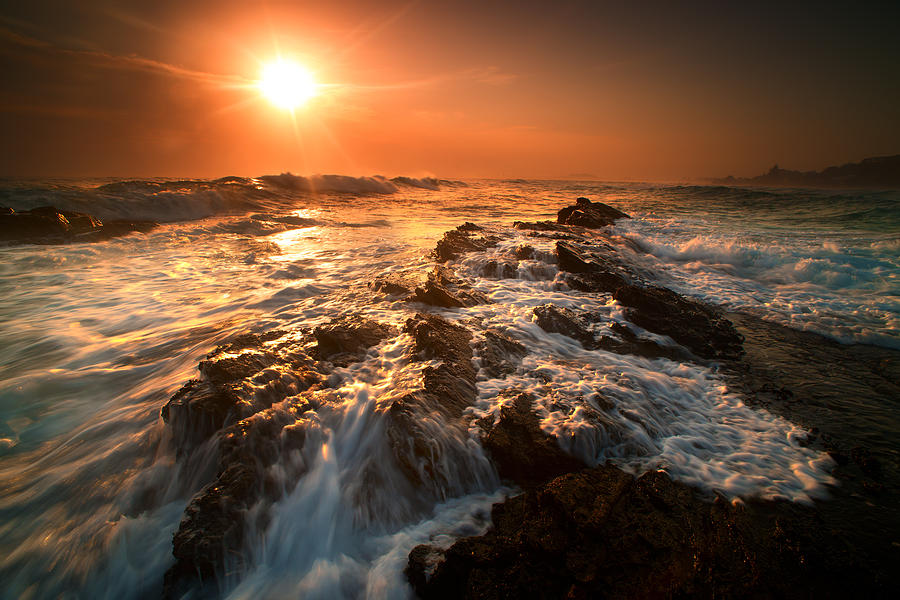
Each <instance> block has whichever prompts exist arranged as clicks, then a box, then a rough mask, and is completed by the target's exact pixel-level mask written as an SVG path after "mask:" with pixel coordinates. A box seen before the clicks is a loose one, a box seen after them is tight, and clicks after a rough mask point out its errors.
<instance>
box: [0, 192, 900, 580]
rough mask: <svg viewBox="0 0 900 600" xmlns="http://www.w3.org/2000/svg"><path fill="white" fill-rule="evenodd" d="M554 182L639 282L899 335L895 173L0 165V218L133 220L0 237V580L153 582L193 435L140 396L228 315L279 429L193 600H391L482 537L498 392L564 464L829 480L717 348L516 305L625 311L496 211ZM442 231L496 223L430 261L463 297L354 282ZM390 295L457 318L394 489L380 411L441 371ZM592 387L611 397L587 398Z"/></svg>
mask: <svg viewBox="0 0 900 600" xmlns="http://www.w3.org/2000/svg"><path fill="white" fill-rule="evenodd" d="M577 197H587V198H590V199H591V200H593V201H600V202H603V203H606V204H608V205H610V206H612V207H615V208H617V209H619V210H622V211H624V212H626V213H628V214H629V215H630V216H631V217H632V218H631V219H621V220H618V221H616V222H615V223H614V224H613V225H611V226H609V227H607V228H605V229H604V230H603V231H602V232H598V233H597V238H596V242H597V243H598V244H609V245H611V246H614V247H615V248H616V249H617V250H618V252H619V254H620V255H621V256H622V257H623V259H624V260H626V261H627V263H628V265H629V266H630V268H631V269H633V271H634V272H635V273H639V274H640V275H641V277H642V278H643V279H645V280H648V281H652V282H653V283H654V284H655V285H659V286H664V287H668V288H670V289H671V290H674V291H676V292H678V293H679V294H682V295H683V296H685V297H687V298H691V299H695V300H698V301H701V302H703V303H707V304H710V305H714V306H718V307H721V309H722V310H724V311H729V312H741V313H745V314H750V315H753V316H755V317H758V318H760V319H763V320H765V321H768V322H772V323H776V324H779V325H783V326H786V327H788V328H791V329H795V330H802V331H807V332H812V333H816V334H820V335H822V336H824V337H825V338H827V339H830V340H833V341H835V342H837V343H839V344H842V345H854V344H855V345H859V344H863V345H869V346H874V347H878V348H884V349H892V350H900V191H872V190H865V191H851V190H810V189H768V188H767V189H761V188H744V187H740V188H732V187H723V186H704V185H664V184H654V183H601V182H588V181H530V180H473V181H468V180H467V181H452V180H439V179H434V178H420V179H417V178H405V177H402V178H394V179H386V178H382V177H369V178H354V177H342V176H315V177H309V178H304V177H297V176H293V175H288V174H283V175H277V176H266V177H259V178H242V177H228V178H223V179H217V180H168V179H159V180H142V181H136V180H128V181H118V180H112V179H108V180H85V181H72V180H43V181H24V180H4V181H0V205H2V206H8V207H12V208H13V209H15V210H17V211H22V210H27V209H31V208H35V207H38V206H45V205H51V206H54V207H56V208H58V209H60V210H66V211H80V212H87V213H90V214H92V215H95V216H97V217H99V218H100V219H101V220H110V219H130V220H151V221H156V222H158V223H160V225H159V226H158V227H156V228H155V229H153V230H151V231H149V232H146V233H133V234H130V235H125V236H122V237H116V238H113V239H109V240H106V241H100V242H95V243H82V242H75V243H67V244H52V245H49V244H35V245H32V244H14V243H9V244H7V245H4V246H2V247H0V256H2V258H0V315H2V321H0V322H2V326H0V489H2V490H3V492H2V500H0V540H2V541H0V580H2V581H3V589H2V590H0V594H2V595H3V597H8V598H46V597H86V598H87V597H90V598H105V597H109V598H145V597H159V595H160V594H161V593H162V589H163V580H164V576H165V574H166V572H167V571H169V570H171V568H172V567H173V565H174V564H175V562H176V558H175V557H174V556H173V553H172V550H173V545H172V540H173V535H174V534H175V533H176V531H178V529H179V524H180V523H181V521H182V518H183V517H184V515H185V510H186V508H187V507H188V506H189V503H190V502H191V499H192V498H194V497H196V496H197V495H198V494H200V493H202V491H203V490H204V489H205V488H206V486H208V485H209V484H210V483H211V482H213V481H214V480H215V479H216V477H217V476H218V475H217V466H216V461H217V460H218V458H217V456H218V451H219V450H218V449H219V444H220V440H219V437H218V436H217V435H213V436H211V437H210V438H209V439H204V440H200V441H197V442H196V443H195V442H192V443H190V444H186V443H185V442H184V440H183V439H180V438H179V435H182V434H183V432H182V434H179V432H178V431H177V430H176V429H177V428H175V427H174V426H173V425H172V424H171V423H166V422H165V421H164V420H163V419H162V418H161V416H160V410H161V408H162V407H163V406H164V405H166V403H167V402H168V401H169V399H170V398H171V397H172V396H173V394H176V392H178V391H179V389H181V388H182V386H183V385H185V383H186V382H188V381H189V380H191V379H193V378H197V377H199V376H200V375H199V373H198V363H200V362H201V361H204V360H205V359H206V358H207V355H210V353H213V352H214V350H215V349H216V348H217V347H219V346H222V345H225V344H228V343H230V342H231V341H232V340H234V339H235V336H237V335H240V334H246V333H255V334H266V333H267V332H268V333H271V335H270V336H269V337H268V338H266V339H267V341H266V342H265V344H268V345H266V346H265V348H266V350H265V352H264V354H265V355H266V356H267V357H268V358H267V359H266V361H267V363H266V364H265V365H263V366H262V367H261V368H259V369H257V370H256V371H254V373H252V374H251V375H249V376H247V377H245V378H242V379H241V380H240V381H238V383H235V384H234V385H233V386H232V388H230V389H232V391H233V393H234V394H236V395H237V396H238V397H240V398H242V399H243V400H242V401H243V402H246V403H250V404H252V403H254V402H255V403H260V402H261V403H262V404H263V405H265V406H269V405H271V409H268V410H269V411H270V413H268V414H275V415H276V416H277V418H278V419H281V422H282V426H284V423H288V425H286V426H285V431H287V430H288V429H289V428H291V427H293V428H296V429H298V430H302V435H303V436H304V438H303V439H304V442H303V443H302V445H300V446H299V447H296V448H293V449H291V450H290V451H284V452H283V453H280V454H278V455H277V456H276V457H275V458H274V459H273V460H271V461H270V462H268V463H266V464H265V465H264V469H265V470H266V473H267V477H268V478H269V479H267V481H269V480H271V481H274V482H275V484H273V485H275V486H276V487H277V488H278V489H277V490H276V492H273V493H270V492H269V491H265V492H262V493H258V494H256V495H254V496H253V498H254V500H253V502H251V503H250V504H248V506H247V507H246V508H245V509H242V510H241V511H239V512H240V515H241V521H240V523H239V527H240V529H241V532H242V533H241V536H240V539H241V542H240V548H239V550H240V554H241V559H240V560H239V561H236V562H229V561H228V559H225V570H224V571H223V572H220V573H218V574H217V575H216V579H217V581H216V587H215V591H214V592H212V593H213V595H215V596H221V597H225V598H259V597H297V596H301V597H304V598H362V597H365V598H404V597H412V594H413V592H412V588H411V587H410V586H409V584H408V583H407V580H406V576H405V575H404V573H403V570H404V568H405V566H406V563H407V556H408V555H409V553H410V551H411V550H412V548H413V547H414V546H416V545H418V544H422V543H430V544H434V545H437V546H442V547H447V546H449V545H450V544H451V543H452V542H453V541H454V540H456V539H458V538H460V537H462V536H469V535H477V534H479V533H481V532H484V531H485V530H486V529H487V528H488V527H489V526H490V507H491V505H492V504H494V503H496V502H498V501H500V500H502V499H503V498H505V497H507V496H509V495H510V494H513V493H515V492H516V489H515V488H514V487H513V486H511V485H510V483H509V482H508V481H502V480H501V478H500V477H499V475H498V473H497V470H496V468H495V466H494V465H493V464H492V462H491V460H490V456H489V453H487V452H486V451H485V449H484V447H483V445H482V437H483V433H482V431H481V429H479V425H478V423H480V422H496V421H497V419H499V415H500V412H501V410H502V409H503V408H504V407H506V406H509V402H510V400H509V398H510V395H509V391H510V390H517V391H524V392H528V393H530V394H532V395H533V396H534V397H535V398H536V401H535V409H536V411H537V413H538V414H539V416H540V426H541V429H542V431H544V432H545V433H546V434H549V435H551V436H553V437H555V438H556V440H557V442H558V444H559V446H560V447H561V448H562V449H563V450H564V451H565V452H566V453H568V454H570V455H572V456H575V457H577V458H578V459H580V460H582V461H584V462H585V463H586V464H588V465H597V464H603V463H606V462H607V461H611V462H612V463H613V464H615V465H617V466H619V467H621V468H622V469H624V470H626V471H628V472H631V473H635V474H639V473H643V472H648V471H653V470H663V471H665V472H666V473H668V474H669V475H670V476H671V477H672V478H673V479H675V480H677V481H681V482H684V483H686V484H689V485H691V486H693V487H695V488H696V489H698V490H700V491H701V492H703V493H707V494H710V495H714V494H718V495H720V496H722V497H724V498H727V499H729V500H731V501H734V502H740V501H743V500H746V499H752V498H764V499H766V498H768V499H772V498H781V499H787V500H791V501H794V502H798V503H806V504H808V503H811V502H813V501H815V500H820V499H824V498H827V497H828V495H829V489H830V487H831V486H833V485H834V483H835V480H834V477H833V475H832V471H833V469H834V461H833V460H832V458H831V457H830V456H829V455H828V454H827V453H826V452H824V451H822V450H821V449H820V448H817V447H816V446H815V445H809V444H807V443H806V438H807V435H808V431H807V430H806V429H805V428H804V427H802V426H800V425H798V424H795V423H792V422H790V421H788V420H786V419H785V418H784V417H783V416H780V415H778V414H775V413H773V412H768V411H767V410H766V409H765V408H764V407H760V406H750V405H748V404H747V403H745V401H744V400H745V399H744V398H743V397H742V396H741V393H740V392H739V391H738V390H736V389H733V388H732V386H730V385H729V382H728V380H727V378H726V377H725V376H724V375H723V373H722V372H721V370H720V368H719V365H718V363H717V361H715V360H700V359H698V358H697V357H692V356H690V355H689V353H682V354H680V355H679V354H678V353H677V352H675V350H677V349H678V348H677V347H678V344H677V343H676V342H674V341H673V340H671V339H669V338H667V337H666V336H664V335H659V334H654V333H653V332H646V331H643V330H641V329H640V328H636V330H637V331H639V332H640V333H641V334H642V335H645V337H646V338H647V339H649V340H652V341H653V342H654V343H656V344H659V345H660V346H661V347H665V348H674V349H675V350H673V354H672V355H671V356H668V357H666V356H659V357H648V356H637V355H634V354H628V353H619V352H613V351H607V350H604V349H602V348H593V347H586V346H585V344H581V343H579V342H578V341H577V340H574V339H573V338H572V337H567V336H566V335H562V334H561V333H558V332H550V331H547V330H546V329H545V328H542V327H541V326H539V325H538V323H537V319H536V316H535V315H536V312H535V309H537V308H539V307H542V306H545V305H547V304H552V305H554V306H556V307H560V308H565V309H569V310H571V311H574V312H575V313H578V314H585V315H588V314H589V315H592V322H591V325H590V329H591V331H593V332H595V333H597V334H598V335H599V334H600V333H602V331H606V330H608V329H610V328H613V329H614V328H615V327H616V326H628V327H632V326H633V324H629V319H628V314H627V311H626V310H624V308H623V306H622V305H621V304H620V303H619V302H617V301H616V300H615V299H613V298H612V296H611V295H610V294H602V293H599V294H598V293H592V292H586V291H580V290H578V289H574V288H573V287H571V286H570V285H568V284H567V283H566V280H565V278H564V276H563V273H562V272H561V271H560V269H559V266H558V264H557V260H556V255H555V252H556V251H555V247H556V242H557V241H558V240H557V239H554V238H553V237H550V236H539V235H534V234H535V232H534V231H533V230H528V229H521V228H518V229H517V228H514V227H513V223H514V222H515V221H525V222H535V221H542V220H551V221H555V220H556V213H557V211H558V210H559V209H560V208H562V207H564V206H567V205H570V204H572V203H574V201H575V199H576V198H577ZM465 222H471V223H474V224H476V225H478V226H480V227H482V228H484V230H485V231H487V232H489V233H490V235H491V236H493V237H494V241H495V242H496V243H494V244H493V245H491V246H490V247H488V248H484V249H479V250H477V251H473V252H468V253H465V254H462V255H460V256H458V257H456V258H454V259H452V260H450V261H449V262H448V263H447V264H448V266H450V267H451V268H452V269H453V271H454V273H455V275H454V276H455V277H457V278H458V279H459V281H461V282H462V283H463V285H464V286H465V288H466V289H467V290H469V291H470V292H471V293H472V294H475V295H477V296H478V297H480V298H483V299H484V301H481V302H478V303H473V304H472V305H469V306H461V307H449V308H448V307H436V306H429V305H427V304H425V303H423V302H421V301H409V300H408V299H407V298H405V297H402V296H398V295H397V294H392V293H387V292H384V291H383V289H381V290H380V289H379V288H378V286H376V285H373V283H374V282H377V281H378V280H379V278H380V277H384V276H385V275H386V274H393V276H395V277H399V278H403V277H415V276H417V274H421V273H425V272H428V271H430V270H431V269H433V268H434V265H435V261H434V259H433V258H432V257H431V256H429V253H430V252H431V250H432V249H433V248H434V247H435V244H436V242H437V241H438V240H440V239H441V236H442V234H443V233H444V232H445V231H448V230H452V229H454V228H456V227H458V226H460V225H462V224H463V223H465ZM525 246H527V247H528V248H529V250H528V252H527V253H524V252H520V248H522V247H525ZM512 257H516V259H515V260H512ZM498 265H499V266H498ZM504 265H507V266H508V269H507V270H506V271H504V270H503V266H504ZM417 313H436V314H439V315H441V316H442V317H444V319H446V320H447V321H448V322H450V323H452V324H455V325H458V326H459V327H462V328H464V329H465V330H466V331H468V332H469V334H468V335H470V336H471V346H472V348H473V364H474V365H475V367H476V368H477V369H479V370H478V371H477V382H476V390H475V400H474V402H472V403H471V405H469V406H467V407H466V408H465V410H464V411H463V413H462V416H461V417H460V419H461V420H460V421H459V423H461V424H459V423H458V424H456V425H454V426H452V427H451V426H450V425H448V424H447V423H445V422H444V421H443V419H444V417H443V416H441V415H440V414H431V415H429V416H428V417H427V418H424V417H423V419H422V422H421V423H419V424H418V425H417V427H422V428H423V429H422V431H425V432H427V436H425V438H426V439H428V440H429V444H430V446H429V450H428V452H429V453H431V455H430V458H429V459H428V461H426V462H427V465H426V466H425V467H423V466H422V464H417V465H415V464H414V465H413V470H416V469H418V471H417V473H418V475H417V476H420V477H421V481H419V483H418V485H412V484H410V482H409V477H408V473H406V472H405V471H404V468H405V467H404V464H403V456H400V455H399V454H398V451H397V447H396V445H395V444H392V442H391V439H392V438H391V436H390V435H389V434H390V431H389V426H388V424H386V419H387V418H388V416H387V415H388V414H389V413H390V411H389V410H387V409H386V408H385V407H386V406H388V405H390V403H391V402H393V401H395V400H396V399H397V398H398V397H401V396H402V395H403V394H405V393H407V392H409V391H410V390H416V389H417V388H418V387H421V385H422V380H423V377H426V376H427V373H428V369H434V368H437V367H439V363H440V360H418V359H416V358H415V357H414V352H413V348H414V346H415V343H416V342H415V340H414V336H413V335H412V334H411V333H410V331H409V328H408V327H406V323H407V322H408V320H410V319H413V318H414V317H415V315H416V314H417ZM349 316H353V317H363V318H366V319H370V320H372V321H376V322H378V323H381V324H383V325H384V326H386V327H392V328H394V329H392V331H393V333H392V334H391V335H388V336H386V337H384V338H383V339H380V340H378V341H377V342H376V343H374V344H372V345H370V346H369V347H368V349H367V350H365V351H364V352H363V353H362V354H361V355H360V356H358V357H356V358H355V359H353V360H349V359H347V360H345V359H341V360H337V359H335V360H333V361H331V362H328V363H327V367H328V368H327V371H328V372H327V373H325V374H324V375H323V379H322V381H321V382H319V383H318V384H317V386H318V387H316V389H315V391H313V392H310V391H305V390H303V389H301V387H302V386H301V387H298V385H299V384H298V377H297V375H296V372H297V369H298V367H297V365H298V364H299V362H298V361H301V358H298V357H302V356H306V355H310V353H311V352H312V350H310V348H311V346H310V344H311V343H312V342H311V340H312V337H311V336H312V335H313V333H314V331H315V328H316V327H322V326H326V325H327V324H328V323H331V322H332V321H333V320H335V319H337V318H339V317H349ZM488 332H501V333H502V334H503V335H504V336H507V337H508V338H509V339H512V340H513V341H514V342H518V344H521V345H522V346H523V348H524V351H523V353H522V355H521V356H520V357H519V359H517V360H518V362H517V364H516V365H514V366H513V367H512V368H510V369H506V370H505V371H504V372H500V373H498V372H494V371H491V370H490V369H487V368H486V362H485V361H486V358H485V356H484V350H483V348H484V347H485V345H484V340H485V336H487V335H490V334H489V333H488ZM216 352H217V353H216V354H214V355H213V356H214V357H215V360H220V359H222V358H223V357H224V358H226V359H227V358H234V357H236V356H237V357H239V356H240V355H241V349H240V348H239V347H237V346H232V348H231V349H230V350H229V349H227V348H226V349H223V350H219V351H216ZM317 368H319V369H320V370H321V368H323V367H321V365H320V367H317ZM204 377H205V378H207V379H209V378H210V377H211V376H210V375H209V374H208V373H207V372H204ZM304 394H306V395H305V396H304ZM301 396H302V397H303V398H304V400H303V402H304V403H305V404H303V405H302V407H301V406H300V405H298V404H297V402H298V400H297V399H298V398H300V397H301ZM313 396H314V398H313ZM604 406H606V407H609V406H613V407H614V408H612V409H609V410H606V411H605V412H604V415H605V416H604V419H602V420H599V421H598V420H597V419H594V418H589V415H588V413H592V412H594V413H596V412H598V411H600V410H601V409H602V408H603V407H604ZM401 453H402V452H401ZM421 454H422V452H421V449H417V450H416V456H419V457H421ZM407 466H408V465H407ZM426 467H427V468H426ZM423 469H424V470H423ZM219 475H221V473H219ZM267 489H268V488H267ZM207 593H210V592H209V591H208V589H207Z"/></svg>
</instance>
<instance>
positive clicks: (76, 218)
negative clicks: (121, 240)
mask: <svg viewBox="0 0 900 600" xmlns="http://www.w3.org/2000/svg"><path fill="white" fill-rule="evenodd" d="M156 226H157V223H153V222H151V221H109V222H107V223H103V222H101V221H100V219H98V218H97V217H95V216H93V215H89V214H87V213H80V212H73V211H61V210H58V209H56V208H54V207H52V206H40V207H38V208H33V209H31V210H26V211H21V212H17V211H15V210H13V209H11V208H6V207H3V208H2V210H0V241H5V242H25V243H33V244H59V243H64V242H97V241H103V240H108V239H110V238H112V237H116V236H120V235H124V234H126V233H131V232H133V231H142V232H143V231H149V230H150V229H153V228H154V227H156Z"/></svg>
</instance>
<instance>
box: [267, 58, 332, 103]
mask: <svg viewBox="0 0 900 600" xmlns="http://www.w3.org/2000/svg"><path fill="white" fill-rule="evenodd" d="M258 85H259V89H260V91H261V92H262V94H263V96H265V97H266V98H268V99H269V101H270V102H272V104H274V105H276V106H279V107H281V108H285V109H294V108H297V107H298V106H301V105H302V104H304V103H305V102H306V101H307V100H309V99H310V98H312V97H313V96H315V95H316V93H317V91H318V86H317V84H316V81H315V79H313V76H312V73H310V72H309V71H308V70H307V69H305V68H304V67H302V66H300V65H298V64H297V63H295V62H292V61H289V60H284V59H279V60H277V61H275V62H272V63H269V64H267V65H265V66H264V67H263V70H262V75H261V77H260V79H259V84H258Z"/></svg>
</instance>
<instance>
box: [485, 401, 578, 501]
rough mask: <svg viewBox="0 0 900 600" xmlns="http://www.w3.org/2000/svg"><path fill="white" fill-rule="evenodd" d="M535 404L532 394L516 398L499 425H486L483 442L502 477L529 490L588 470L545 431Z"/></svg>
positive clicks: (503, 411) (502, 410)
mask: <svg viewBox="0 0 900 600" xmlns="http://www.w3.org/2000/svg"><path fill="white" fill-rule="evenodd" d="M533 404H534V399H533V398H532V396H531V395H530V394H526V393H519V394H515V395H514V398H513V400H512V403H511V404H510V405H509V406H505V407H503V408H502V409H501V410H500V418H499V420H498V422H497V423H496V424H490V425H486V429H487V433H486V435H485V437H484V439H483V444H484V447H485V449H486V450H487V451H488V452H490V455H491V459H492V460H493V461H494V464H496V465H497V472H498V473H499V474H500V477H502V478H503V479H507V480H510V481H513V482H514V483H515V484H517V485H520V486H522V487H525V488H529V487H533V486H536V485H539V484H542V483H545V482H547V481H549V480H550V479H553V478H554V477H556V476H558V475H562V474H564V473H570V472H573V471H579V470H581V469H582V468H584V467H585V464H584V463H583V462H581V461H580V460H578V459H577V458H574V457H573V456H571V455H569V454H566V453H565V452H563V450H562V449H561V448H560V447H559V443H558V442H557V441H556V439H555V438H553V437H551V436H549V435H547V434H546V433H544V432H543V431H541V427H540V422H539V420H538V416H537V414H536V413H535V412H534V410H533Z"/></svg>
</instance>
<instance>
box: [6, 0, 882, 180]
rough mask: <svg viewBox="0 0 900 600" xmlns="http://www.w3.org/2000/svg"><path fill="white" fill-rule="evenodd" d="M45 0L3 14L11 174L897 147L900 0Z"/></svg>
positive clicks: (740, 160)
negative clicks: (278, 91)
mask: <svg viewBox="0 0 900 600" xmlns="http://www.w3.org/2000/svg"><path fill="white" fill-rule="evenodd" d="M38 4H40V5H41V6H39V7H34V6H31V5H25V3H22V6H15V7H8V8H5V9H4V12H3V14H2V16H0V61H2V68H3V69H4V73H5V74H6V75H5V77H4V79H5V83H4V87H3V89H2V94H0V133H2V139H3V150H2V154H0V160H2V164H0V174H4V175H13V176H23V175H39V176H47V175H59V176H120V177H123V176H124V177H127V176H191V177H212V176H224V175H260V174H264V173H277V172H282V171H291V172H294V173H300V174H308V173H314V172H332V173H346V174H375V173H380V174H385V175H398V174H403V175H422V174H433V175H437V176H441V177H561V176H566V175H569V174H576V173H590V174H594V175H596V176H597V177H600V178H604V179H665V180H678V179H687V178H694V177H705V176H718V175H725V174H736V175H752V174H756V173H758V172H761V171H764V170H766V169H767V168H768V167H769V166H771V164H772V163H773V162H776V161H777V162H779V163H780V164H781V165H782V166H784V167H790V168H799V169H816V168H821V167H824V166H827V165H829V164H839V163H843V162H848V161H855V160H859V159H861V158H863V157H866V156H873V155H880V154H894V153H897V152H900V117H898V113H900V111H898V110H897V108H896V107H897V106H900V83H898V82H900V42H898V40H900V35H897V25H896V23H898V22H900V19H898V18H897V17H898V16H900V15H898V10H897V8H896V7H894V8H885V9H877V10H876V9H874V8H866V7H856V8H852V7H841V6H840V5H836V6H835V7H831V6H830V5H828V4H827V3H815V4H812V3H809V4H804V3H795V4H792V5H791V6H790V7H788V8H785V7H781V6H780V5H779V4H775V3H772V4H766V3H752V5H750V4H751V3H748V6H737V5H735V6H730V5H725V4H723V3H711V2H707V3H690V2H686V3H661V2H660V3H655V2H654V3H638V4H635V5H633V6H630V7H623V6H621V3H604V2H560V3H553V4H552V5H551V3H546V2H528V1H521V2H489V1H485V2H471V3H470V2H466V1H464V0H460V1H459V2H412V3H405V2H397V3H391V2H375V1H368V2H366V1H352V2H341V3H332V2H329V3H324V2H323V3H314V2H272V1H270V2H246V1H244V2H230V1H224V2H222V1H219V2H211V1H199V2H170V1H168V0H164V1H161V2H155V3H153V5H152V6H147V5H148V4H149V3H146V2H138V1H136V0H133V1H119V2H111V1H106V0H96V1H84V2H78V3H73V2H53V1H48V2H41V3H38ZM886 10H887V11H890V12H889V13H885V12H883V11H886ZM879 11H881V12H879ZM279 53H280V54H281V55H282V56H286V57H290V58H293V59H294V60H297V61H298V62H300V63H303V64H304V65H306V66H307V67H308V68H309V69H310V70H312V71H313V72H314V73H315V76H316V79H317V80H318V81H319V82H321V83H322V84H325V85H326V86H327V87H326V89H325V93H323V94H322V95H320V96H319V97H317V98H316V99H314V100H313V101H311V102H310V103H308V104H307V105H306V106H304V107H303V108H302V109H299V110H298V111H296V113H295V114H294V115H292V114H291V113H290V112H288V111H284V110H282V109H278V108H276V107H274V106H273V105H272V104H271V103H269V102H267V101H266V100H265V99H264V98H262V97H261V96H260V94H259V91H258V90H257V89H256V88H255V87H254V85H253V81H254V80H255V79H256V78H257V77H258V75H259V72H260V69H261V67H262V65H263V64H264V63H265V62H267V61H270V60H272V59H273V58H275V57H276V56H277V55H278V54H279Z"/></svg>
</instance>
